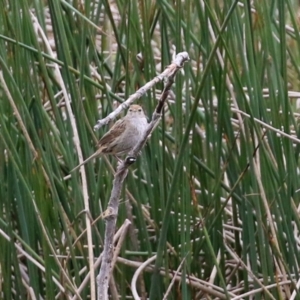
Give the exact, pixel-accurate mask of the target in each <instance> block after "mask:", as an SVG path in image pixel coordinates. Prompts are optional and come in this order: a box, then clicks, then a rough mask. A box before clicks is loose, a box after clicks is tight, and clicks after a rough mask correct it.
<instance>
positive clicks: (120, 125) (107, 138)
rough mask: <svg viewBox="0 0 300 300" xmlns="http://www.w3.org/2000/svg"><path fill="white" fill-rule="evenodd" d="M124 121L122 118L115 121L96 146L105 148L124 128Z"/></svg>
mask: <svg viewBox="0 0 300 300" xmlns="http://www.w3.org/2000/svg"><path fill="white" fill-rule="evenodd" d="M125 127H126V123H125V121H124V120H119V121H117V122H116V123H115V124H114V125H113V127H112V128H111V129H110V130H109V131H108V132H107V133H106V134H104V136H103V137H102V138H101V139H100V141H99V142H98V147H102V148H107V147H108V146H110V145H111V143H112V142H113V141H114V140H115V139H116V138H117V137H119V136H120V135H121V134H122V133H123V132H124V130H125Z"/></svg>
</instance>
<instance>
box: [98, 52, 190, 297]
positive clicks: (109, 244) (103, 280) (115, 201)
mask: <svg viewBox="0 0 300 300" xmlns="http://www.w3.org/2000/svg"><path fill="white" fill-rule="evenodd" d="M188 60H189V56H188V53H187V52H181V53H178V54H177V55H176V57H175V59H174V60H173V62H172V64H170V65H169V66H168V67H167V68H166V70H165V71H164V72H163V73H162V74H160V75H159V76H157V77H155V78H154V79H153V80H152V81H150V82H148V83H147V84H146V85H145V86H144V87H142V88H140V89H139V90H138V91H137V92H136V93H135V94H133V95H132V96H130V97H129V98H128V99H127V100H126V101H125V102H124V103H123V104H122V106H123V107H128V106H129V105H130V104H131V103H132V102H133V101H134V100H136V99H138V98H140V97H141V96H142V95H144V94H145V93H146V91H147V90H149V89H150V88H152V86H153V85H154V84H155V83H157V82H159V81H162V80H163V79H164V78H167V79H168V80H167V82H166V84H165V88H164V91H163V93H162V95H161V98H160V100H159V102H158V104H157V106H156V108H155V111H154V113H153V115H152V120H151V122H150V123H149V124H148V127H147V129H146V130H145V133H144V136H143V138H142V139H141V141H140V142H139V143H138V144H137V145H136V146H135V147H134V148H133V150H131V151H130V153H129V154H128V156H127V157H126V159H125V160H124V161H122V162H121V163H120V164H119V165H118V167H117V171H116V173H115V178H114V182H113V188H112V192H111V197H110V200H109V203H108V208H107V210H106V217H105V219H106V229H105V238H104V249H103V253H102V255H103V260H102V264H101V268H100V272H99V275H98V278H97V286H98V300H108V283H109V277H110V272H111V262H112V257H113V237H114V232H115V229H116V220H117V215H118V206H119V197H120V194H121V189H122V185H123V182H124V180H125V178H126V176H127V173H128V167H129V166H130V165H131V164H133V163H134V162H135V161H136V158H137V155H138V153H139V152H140V151H141V149H142V148H143V147H144V145H145V144H146V142H147V139H148V137H149V136H150V134H151V133H152V131H153V130H154V129H155V128H156V126H157V125H158V123H159V120H160V118H161V112H162V109H163V106H164V103H165V100H166V99H167V97H168V93H169V90H170V88H171V86H172V84H173V82H174V77H175V75H176V73H177V72H178V70H180V68H182V66H183V64H184V63H185V62H186V61H188ZM122 106H121V107H120V108H119V109H117V110H115V111H114V112H113V113H111V114H110V115H108V116H107V117H106V118H105V119H102V120H101V121H98V123H97V125H96V126H95V127H94V129H98V128H100V127H101V126H102V125H104V124H107V123H108V122H109V121H110V120H112V119H113V118H115V117H116V115H117V114H118V113H120V111H121V110H122Z"/></svg>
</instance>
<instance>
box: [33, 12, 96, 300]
mask: <svg viewBox="0 0 300 300" xmlns="http://www.w3.org/2000/svg"><path fill="white" fill-rule="evenodd" d="M31 17H32V19H33V22H34V25H35V27H36V29H37V31H38V32H39V33H40V36H41V38H42V40H43V42H44V44H45V47H46V49H47V51H48V53H49V55H50V56H51V57H55V55H54V53H53V51H52V49H51V47H50V44H49V41H48V39H47V37H46V35H45V33H44V31H43V29H42V27H41V26H40V24H39V22H38V20H37V18H36V17H35V16H34V15H33V14H32V13H31ZM54 76H55V79H56V80H57V82H58V84H59V86H60V87H61V90H62V93H63V95H64V99H65V104H66V109H67V111H68V115H69V118H70V123H71V126H72V130H73V138H74V144H75V148H76V151H77V153H78V157H79V163H81V162H82V161H83V155H82V150H81V147H80V140H79V134H78V130H77V126H76V121H75V118H74V115H73V112H72V108H71V104H70V103H71V99H70V97H69V94H68V92H67V89H66V86H65V84H64V81H63V78H62V76H61V73H60V69H59V67H58V65H57V64H54ZM81 179H82V186H83V188H82V191H83V199H84V208H85V210H86V212H89V210H90V209H89V196H88V192H87V178H86V174H85V171H84V168H83V171H82V172H81ZM85 224H86V229H87V242H88V261H89V268H90V286H91V288H90V289H91V299H92V300H93V299H95V293H96V288H95V273H94V266H93V263H94V252H93V239H92V229H91V220H90V218H89V216H88V213H87V214H86V215H85Z"/></svg>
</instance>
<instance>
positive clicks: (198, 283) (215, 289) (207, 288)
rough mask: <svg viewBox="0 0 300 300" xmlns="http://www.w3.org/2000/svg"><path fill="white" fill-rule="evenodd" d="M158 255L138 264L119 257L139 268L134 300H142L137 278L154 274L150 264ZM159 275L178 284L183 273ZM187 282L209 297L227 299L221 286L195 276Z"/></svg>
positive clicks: (120, 260)
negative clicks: (142, 274)
mask: <svg viewBox="0 0 300 300" xmlns="http://www.w3.org/2000/svg"><path fill="white" fill-rule="evenodd" d="M156 257H157V255H154V256H152V257H150V258H148V259H147V260H146V261H145V262H143V263H140V262H136V261H130V260H128V259H125V258H122V257H118V262H120V263H122V264H125V265H127V266H130V267H134V268H136V267H137V268H138V269H137V270H136V271H135V273H134V277H133V278H132V281H131V291H132V295H133V298H134V299H135V300H138V299H140V297H139V295H138V293H137V291H136V289H135V286H136V278H137V277H138V276H139V275H140V274H141V273H142V272H144V271H146V272H153V271H154V266H153V265H151V266H149V264H150V263H151V262H152V261H154V260H155V259H156ZM159 273H160V274H161V275H162V276H169V278H170V279H173V278H175V280H176V281H177V282H181V281H182V273H181V272H176V273H175V274H173V273H171V272H170V270H169V271H168V272H167V271H166V270H163V269H160V270H159ZM185 282H186V283H187V284H188V285H190V286H191V287H195V288H197V289H200V290H202V291H203V292H205V293H206V294H208V295H212V296H214V297H215V298H219V299H227V298H226V295H225V294H224V290H223V289H222V288H220V287H219V286H216V285H214V284H211V283H208V282H206V281H204V280H201V279H199V278H197V277H193V276H189V277H188V278H187V279H186V280H185ZM229 295H230V297H232V298H233V297H234V296H235V295H234V294H233V293H231V292H229Z"/></svg>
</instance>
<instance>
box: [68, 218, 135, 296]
mask: <svg viewBox="0 0 300 300" xmlns="http://www.w3.org/2000/svg"><path fill="white" fill-rule="evenodd" d="M130 224H131V222H130V220H128V219H126V220H125V221H124V223H123V225H122V226H121V227H120V229H119V230H118V231H117V232H116V234H115V235H114V240H113V244H114V243H115V242H116V241H117V240H118V239H120V238H121V237H122V236H123V234H124V232H126V231H127V230H128V227H129V225H130ZM101 261H102V254H101V255H100V256H99V257H98V258H97V260H96V261H95V263H94V269H97V268H98V267H99V265H100V263H101ZM89 274H90V272H89V273H88V274H87V275H86V277H85V278H84V279H83V281H82V282H81V285H80V286H79V288H78V289H77V292H78V294H80V293H81V292H82V290H83V289H84V288H85V287H86V285H87V284H88V281H89V277H90V275H89ZM77 299H78V297H77V296H76V295H74V296H73V298H71V300H77Z"/></svg>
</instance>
